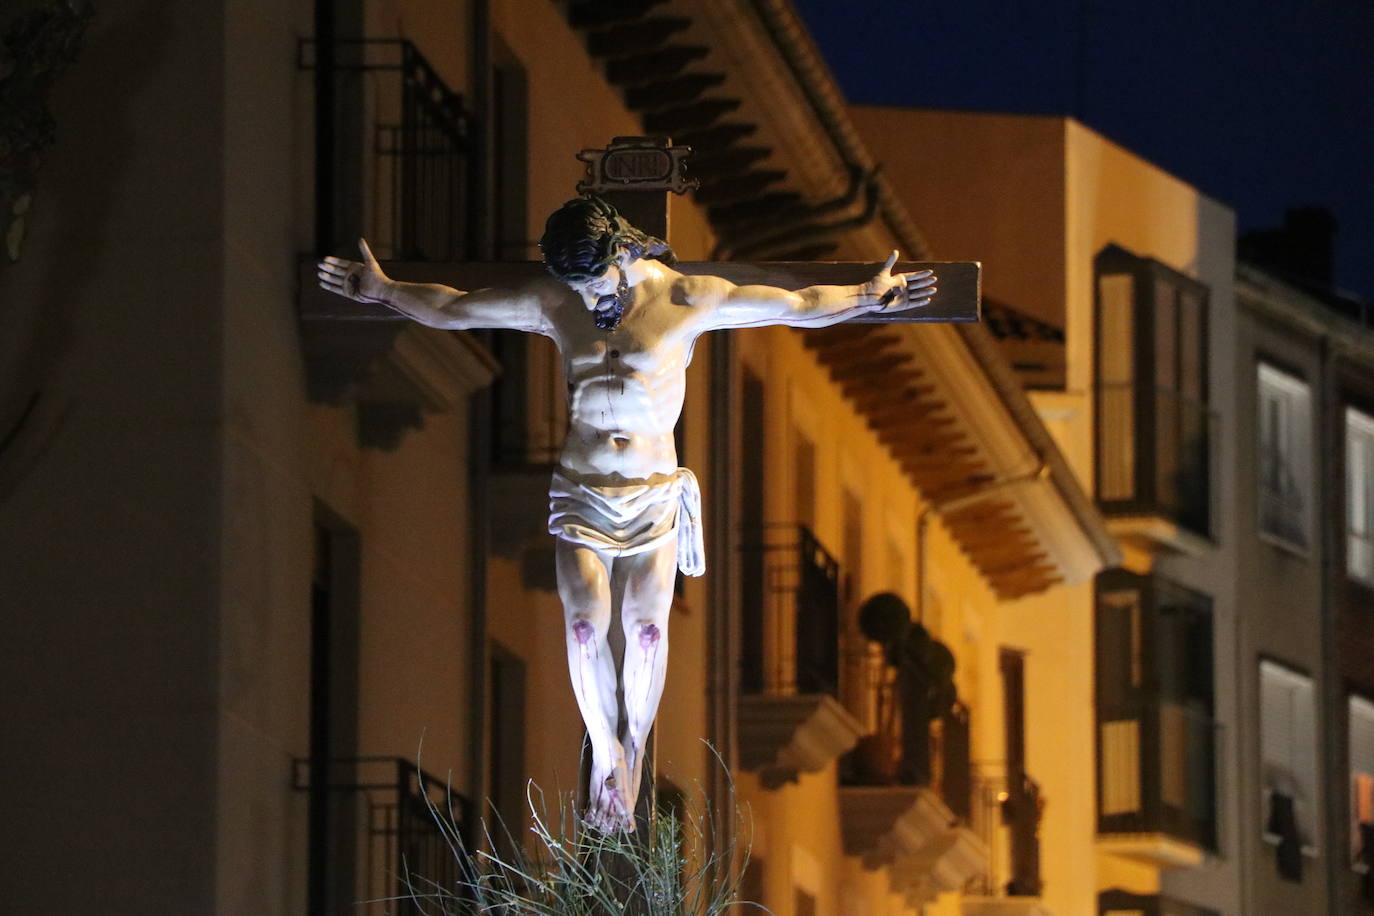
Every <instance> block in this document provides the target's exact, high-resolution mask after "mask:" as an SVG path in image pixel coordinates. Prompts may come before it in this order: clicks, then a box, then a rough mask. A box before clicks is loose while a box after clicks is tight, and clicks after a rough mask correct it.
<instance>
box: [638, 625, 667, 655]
mask: <svg viewBox="0 0 1374 916" xmlns="http://www.w3.org/2000/svg"><path fill="white" fill-rule="evenodd" d="M662 635H663V634H662V633H660V632H659V629H658V627H657V626H655V625H654V624H652V623H641V624H640V625H639V647H640V648H641V649H652V648H653V647H654V646H656V645H658V640H659V637H660V636H662Z"/></svg>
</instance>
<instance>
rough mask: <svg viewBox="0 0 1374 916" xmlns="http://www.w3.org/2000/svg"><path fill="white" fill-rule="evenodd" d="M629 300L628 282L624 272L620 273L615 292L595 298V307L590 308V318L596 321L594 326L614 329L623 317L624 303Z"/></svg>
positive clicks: (607, 329)
mask: <svg viewBox="0 0 1374 916" xmlns="http://www.w3.org/2000/svg"><path fill="white" fill-rule="evenodd" d="M629 301H630V284H629V283H627V282H626V281H625V274H624V273H622V274H621V275H620V282H619V283H618V284H616V288H615V292H614V293H607V294H606V295H604V296H602V297H601V298H600V299H597V300H596V307H595V308H594V309H592V318H593V319H594V320H595V321H596V326H597V327H598V328H600V329H601V330H603V331H610V330H614V329H615V328H616V327H617V326H619V324H620V319H622V318H624V317H625V305H626V303H628V302H629Z"/></svg>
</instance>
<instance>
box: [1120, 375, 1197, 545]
mask: <svg viewBox="0 0 1374 916" xmlns="http://www.w3.org/2000/svg"><path fill="white" fill-rule="evenodd" d="M1215 427H1216V422H1215V416H1214V414H1213V412H1212V411H1210V410H1208V408H1207V405H1206V404H1205V403H1203V402H1201V401H1197V400H1194V399H1192V398H1188V397H1185V396H1184V395H1181V394H1179V393H1178V392H1176V391H1172V390H1169V389H1167V388H1159V387H1155V386H1152V385H1145V384H1139V383H1135V382H1121V383H1099V384H1098V386H1097V458H1098V470H1097V496H1098V500H1099V502H1100V503H1101V505H1102V510H1103V512H1105V513H1106V514H1108V515H1160V516H1163V517H1164V518H1167V519H1170V520H1172V521H1174V522H1176V523H1177V524H1178V525H1179V526H1181V527H1183V528H1186V529H1188V530H1189V531H1192V532H1195V533H1197V534H1202V535H1208V534H1210V533H1211V522H1212V514H1213V513H1212V486H1211V477H1212V474H1211V456H1212V452H1213V446H1212V437H1213V435H1214V429H1215Z"/></svg>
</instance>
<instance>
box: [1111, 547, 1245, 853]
mask: <svg viewBox="0 0 1374 916" xmlns="http://www.w3.org/2000/svg"><path fill="white" fill-rule="evenodd" d="M1211 607H1212V602H1211V599H1210V598H1209V597H1207V596H1206V595H1204V594H1201V593H1199V592H1195V591H1192V590H1191V589H1187V588H1184V587H1182V586H1180V585H1178V584H1176V583H1173V582H1170V581H1168V580H1166V579H1163V578H1161V577H1159V576H1141V575H1137V574H1135V573H1132V572H1128V571H1126V570H1119V569H1118V570H1108V571H1107V572H1103V573H1101V574H1099V575H1098V578H1097V607H1096V624H1095V632H1094V643H1095V647H1094V651H1095V654H1096V665H1095V669H1096V675H1095V678H1096V687H1095V691H1096V706H1097V761H1098V775H1097V785H1098V792H1097V798H1098V817H1097V831H1098V842H1099V846H1100V847H1101V848H1103V849H1104V850H1106V851H1109V852H1113V853H1117V854H1119V855H1123V856H1126V857H1128V858H1133V859H1138V860H1143V861H1147V862H1150V863H1151V864H1154V865H1157V866H1158V865H1163V866H1191V865H1197V864H1200V863H1201V861H1202V857H1203V854H1204V852H1206V851H1208V850H1215V849H1216V848H1217V845H1216V844H1217V824H1216V809H1217V808H1216V801H1217V788H1216V749H1217V746H1218V743H1217V724H1216V722H1215V721H1214V720H1213V718H1212V708H1213V677H1212V670H1213V659H1212V654H1213V648H1212V613H1211Z"/></svg>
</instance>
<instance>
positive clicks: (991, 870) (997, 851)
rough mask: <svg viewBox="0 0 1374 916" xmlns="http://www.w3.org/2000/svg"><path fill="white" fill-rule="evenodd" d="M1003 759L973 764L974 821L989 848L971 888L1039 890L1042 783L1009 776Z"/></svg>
mask: <svg viewBox="0 0 1374 916" xmlns="http://www.w3.org/2000/svg"><path fill="white" fill-rule="evenodd" d="M1004 770H1005V767H1004V766H1003V765H1002V764H995V765H987V764H984V765H981V766H979V767H976V768H974V769H973V784H972V788H973V811H972V817H971V819H970V826H971V827H972V828H973V832H974V833H975V834H977V836H978V839H979V840H980V841H981V842H982V844H983V846H984V847H985V848H986V849H987V850H988V861H987V868H986V869H985V870H984V872H983V873H982V874H981V875H979V876H978V877H977V878H976V879H974V881H973V884H972V886H971V887H970V890H971V891H973V892H974V893H975V894H977V895H979V896H985V897H1024V896H1031V897H1034V896H1038V895H1039V893H1040V889H1041V881H1040V813H1041V809H1042V808H1043V802H1042V801H1041V798H1040V785H1039V784H1038V783H1037V782H1036V781H1035V780H1033V779H1031V778H1030V777H1028V776H1025V775H1022V776H1020V777H1012V778H1011V779H1010V780H1008V777H1007V775H1006V774H1005V772H1004Z"/></svg>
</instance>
